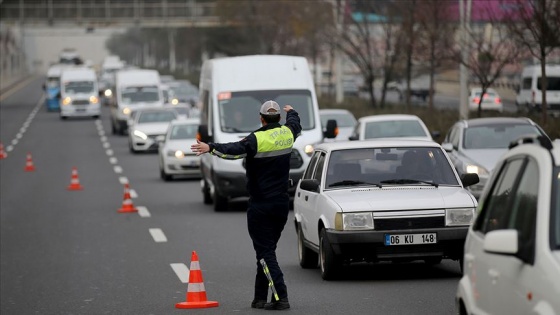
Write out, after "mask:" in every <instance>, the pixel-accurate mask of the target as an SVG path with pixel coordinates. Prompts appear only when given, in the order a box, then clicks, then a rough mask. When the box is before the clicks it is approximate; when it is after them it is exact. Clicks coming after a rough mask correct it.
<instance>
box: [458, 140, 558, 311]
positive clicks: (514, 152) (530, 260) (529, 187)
mask: <svg viewBox="0 0 560 315" xmlns="http://www.w3.org/2000/svg"><path fill="white" fill-rule="evenodd" d="M510 147H511V149H509V150H508V151H507V153H505V154H504V155H503V156H502V157H501V158H500V159H499V160H498V161H497V163H496V171H495V173H494V174H493V175H492V176H491V178H490V180H489V181H488V183H487V185H486V188H485V190H484V192H483V194H482V196H481V198H480V203H479V204H480V207H479V213H478V215H477V218H476V220H475V222H474V223H473V224H472V226H471V227H470V228H469V231H468V234H467V240H466V243H465V258H464V268H463V270H464V275H463V277H462V278H461V280H460V282H459V285H458V286H457V293H456V307H457V314H459V315H467V314H531V313H533V314H535V313H543V314H544V313H547V312H548V313H550V314H557V313H556V312H557V311H559V310H560V299H558V297H559V296H560V282H559V279H560V259H558V258H559V255H560V143H558V142H556V143H551V142H550V140H549V139H548V138H546V137H542V136H541V137H537V136H532V137H523V138H521V139H520V140H518V141H515V142H513V143H512V144H511V145H510ZM481 275H482V276H481ZM537 310H541V311H542V312H539V311H537Z"/></svg>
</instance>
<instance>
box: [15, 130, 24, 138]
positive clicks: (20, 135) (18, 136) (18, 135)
mask: <svg viewBox="0 0 560 315" xmlns="http://www.w3.org/2000/svg"><path fill="white" fill-rule="evenodd" d="M21 137H23V135H22V134H21V131H20V132H19V133H18V134H17V135H16V139H21Z"/></svg>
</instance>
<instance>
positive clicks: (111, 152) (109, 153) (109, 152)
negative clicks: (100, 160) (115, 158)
mask: <svg viewBox="0 0 560 315" xmlns="http://www.w3.org/2000/svg"><path fill="white" fill-rule="evenodd" d="M105 153H107V155H109V156H111V155H113V150H111V149H109V150H107V151H105Z"/></svg>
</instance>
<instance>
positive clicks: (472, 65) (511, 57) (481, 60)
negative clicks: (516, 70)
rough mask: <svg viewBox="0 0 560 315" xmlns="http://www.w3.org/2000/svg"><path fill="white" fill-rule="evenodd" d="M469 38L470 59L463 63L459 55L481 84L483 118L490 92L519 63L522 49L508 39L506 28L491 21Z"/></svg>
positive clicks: (479, 104) (480, 99)
mask: <svg viewBox="0 0 560 315" xmlns="http://www.w3.org/2000/svg"><path fill="white" fill-rule="evenodd" d="M468 36H469V42H470V45H469V46H468V47H466V49H468V57H467V59H466V60H464V59H461V57H460V56H461V53H460V51H457V54H456V55H457V56H458V58H459V60H460V62H461V63H462V64H464V65H465V66H466V67H467V68H468V69H469V70H470V71H471V73H472V74H473V75H474V76H475V77H476V78H477V81H478V83H479V84H480V87H481V89H482V91H481V94H480V98H479V99H478V108H477V114H478V117H481V116H482V107H481V104H482V101H483V99H484V95H485V94H486V91H487V90H488V88H489V87H490V86H492V85H493V84H494V81H496V79H497V78H499V77H500V76H501V75H502V71H503V70H504V67H506V66H507V65H510V64H514V63H516V62H517V61H518V58H519V55H520V49H519V46H518V45H516V43H515V42H513V41H512V40H511V38H510V37H509V36H508V33H507V32H506V30H505V27H503V26H502V25H499V24H498V23H496V22H492V21H491V22H489V23H487V24H486V25H485V27H478V28H474V29H473V30H471V31H470V32H469V33H468ZM462 49H465V48H462Z"/></svg>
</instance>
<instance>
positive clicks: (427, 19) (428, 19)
mask: <svg viewBox="0 0 560 315" xmlns="http://www.w3.org/2000/svg"><path fill="white" fill-rule="evenodd" d="M449 10H450V2H449V1H439V0H423V1H420V2H419V3H418V4H417V6H416V20H417V21H418V24H419V25H420V27H419V30H418V32H417V34H418V40H417V41H416V45H415V47H414V52H415V58H416V60H418V61H419V62H421V63H427V64H428V71H429V76H430V90H429V91H430V92H429V93H430V94H429V98H428V107H429V108H430V109H433V108H434V92H435V73H436V71H437V70H438V68H440V67H441V66H442V65H443V64H444V63H445V62H446V61H449V60H451V59H452V54H450V53H449V52H450V51H451V50H450V49H449V48H450V47H453V44H454V36H453V34H454V33H455V31H456V25H455V23H451V21H449V19H448V17H449ZM415 37H416V36H415Z"/></svg>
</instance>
